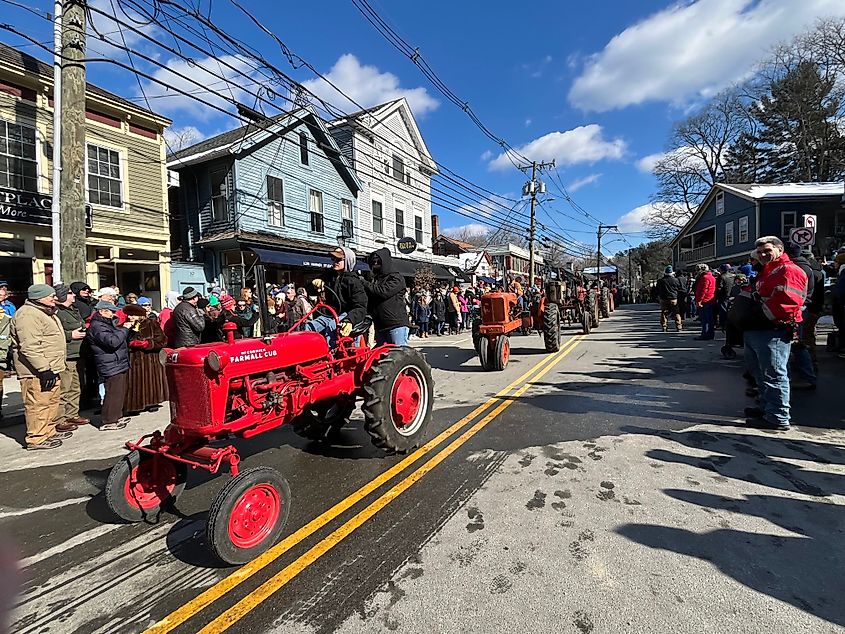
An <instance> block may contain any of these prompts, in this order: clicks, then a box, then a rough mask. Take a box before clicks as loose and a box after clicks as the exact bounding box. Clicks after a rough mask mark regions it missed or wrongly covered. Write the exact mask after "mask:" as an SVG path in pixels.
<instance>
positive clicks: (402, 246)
mask: <svg viewBox="0 0 845 634" xmlns="http://www.w3.org/2000/svg"><path fill="white" fill-rule="evenodd" d="M396 248H397V249H399V253H404V254H405V255H408V254H410V253H413V252H414V251H416V250H417V241H416V240H414V239H413V238H402V239H401V240H399V242H397V243H396Z"/></svg>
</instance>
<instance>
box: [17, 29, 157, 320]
mask: <svg viewBox="0 0 845 634" xmlns="http://www.w3.org/2000/svg"><path fill="white" fill-rule="evenodd" d="M52 95H53V67H52V66H50V65H48V64H45V63H44V62H41V61H39V60H37V59H35V58H34V57H32V56H30V55H27V54H26V53H23V52H21V51H19V50H17V49H15V48H12V47H10V46H6V45H5V44H0V279H3V280H6V281H7V282H8V283H9V289H10V290H11V291H12V292H13V293H16V294H17V293H23V292H25V291H26V288H27V287H28V286H29V285H30V284H33V283H40V282H47V283H48V284H49V283H52V240H51V237H50V235H51V234H50V226H51V214H50V210H51V202H52V197H51V192H52V189H53V186H52V169H53V165H52V160H51V158H52V139H53V99H52ZM170 123H171V121H170V120H169V119H167V118H165V117H163V116H161V115H158V114H155V113H153V112H150V111H149V110H145V109H144V108H141V107H139V106H137V105H135V104H134V103H132V102H131V101H128V100H126V99H123V98H121V97H118V96H117V95H114V94H112V93H110V92H107V91H105V90H103V89H101V88H98V87H96V86H93V85H91V84H88V85H87V89H86V134H85V142H86V148H85V149H86V159H87V160H86V170H85V171H86V173H85V175H84V178H85V182H86V201H87V202H88V207H87V209H86V211H87V215H88V222H87V225H88V228H87V232H86V233H87V238H86V243H87V251H88V252H87V260H88V270H87V279H86V280H85V281H86V282H87V283H88V284H90V285H91V286H92V287H93V288H95V289H96V288H99V287H102V286H105V285H109V284H113V283H117V284H118V285H119V286H120V289H121V292H123V293H129V292H134V293H138V294H140V293H141V292H143V293H144V294H145V295H147V296H148V297H150V298H151V299H152V300H153V302H154V304H155V305H156V306H157V307H158V306H160V305H161V301H162V299H163V297H164V294H165V293H166V292H167V291H168V290H169V280H170V224H169V207H168V199H167V170H166V167H165V154H166V153H165V143H164V139H163V137H162V133H163V131H164V129H165V128H166V127H167V126H168V125H170ZM63 281H65V282H67V283H69V282H73V281H76V280H68V279H65V280H63Z"/></svg>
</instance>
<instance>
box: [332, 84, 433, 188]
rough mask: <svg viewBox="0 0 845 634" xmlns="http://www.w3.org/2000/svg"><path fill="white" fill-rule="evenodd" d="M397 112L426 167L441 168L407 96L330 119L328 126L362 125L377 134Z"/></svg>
mask: <svg viewBox="0 0 845 634" xmlns="http://www.w3.org/2000/svg"><path fill="white" fill-rule="evenodd" d="M397 112H398V113H399V116H401V117H402V121H403V122H404V123H405V126H406V127H407V128H408V131H409V132H410V133H411V141H412V142H413V144H414V147H415V148H416V150H417V152H418V153H419V155H420V157H421V160H422V163H423V164H424V165H425V167H426V169H428V170H429V171H431V172H433V173H434V172H438V171H439V170H438V168H437V164H436V163H435V162H434V158H433V157H432V155H431V152H430V151H429V150H428V146H427V145H426V144H425V140H424V139H423V136H422V133H421V132H420V129H419V127H418V126H417V121H416V119H415V118H414V113H413V111H412V110H411V106H410V105H409V104H408V101H407V100H406V99H405V97H400V98H398V99H394V100H393V101H388V102H387V103H383V104H380V105H378V106H373V107H372V108H366V109H364V110H359V111H358V112H353V113H352V114H349V115H346V116H345V117H340V118H338V119H334V120H332V121H329V123H328V127H329V128H335V127H340V126H344V125H346V126H352V127H360V128H363V129H364V130H368V131H371V132H373V133H374V134H377V132H376V128H378V127H379V126H384V122H385V121H386V120H387V119H388V118H390V117H391V116H392V115H393V114H394V113H397Z"/></svg>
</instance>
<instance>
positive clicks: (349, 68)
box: [303, 53, 440, 115]
mask: <svg viewBox="0 0 845 634" xmlns="http://www.w3.org/2000/svg"><path fill="white" fill-rule="evenodd" d="M326 78H327V79H328V80H329V81H331V82H332V83H333V84H335V85H336V86H337V87H338V88H340V90H342V91H343V92H344V93H346V94H347V95H349V96H350V97H351V98H352V99H353V100H354V101H356V102H357V103H358V104H360V105H361V106H363V107H365V108H369V107H371V106H376V105H378V104H381V103H385V102H387V101H392V100H394V99H398V98H399V97H405V99H407V100H408V103H409V104H410V106H411V110H413V111H414V114H415V115H424V114H426V113H428V112H431V111H432V110H434V109H435V108H437V107H438V106H439V105H440V102H438V101H437V100H436V99H435V98H434V97H432V96H431V95H429V94H428V91H427V90H426V89H425V88H423V87H419V88H402V87H401V86H400V85H399V78H398V77H397V76H396V75H394V74H393V73H387V72H384V73H382V72H380V71H379V69H378V68H376V67H375V66H365V65H362V64H361V62H359V61H358V58H357V57H355V56H354V55H352V54H351V53H346V54H345V55H341V56H340V58H339V59H338V60H337V62H335V65H334V66H332V68H331V70H330V71H329V72H328V73H326ZM303 85H304V86H305V87H306V88H307V89H308V90H310V91H311V92H313V93H314V94H315V95H317V96H318V97H321V98H322V99H325V100H326V101H327V102H329V103H330V104H332V105H333V106H336V107H338V108H340V109H341V110H343V111H344V112H352V111H354V110H358V105H356V104H354V103H352V102H350V101H349V99H347V98H346V97H344V96H343V95H342V94H340V93H339V92H338V91H337V90H335V89H334V88H332V86H330V85H329V84H328V83H326V82H325V81H324V80H322V79H320V78H317V79H309V80H308V81H305V82H303Z"/></svg>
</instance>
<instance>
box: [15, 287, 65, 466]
mask: <svg viewBox="0 0 845 634" xmlns="http://www.w3.org/2000/svg"><path fill="white" fill-rule="evenodd" d="M27 297H28V299H27V300H26V303H25V304H24V305H23V306H21V307H20V309H18V311H17V312H16V313H15V316H14V318H13V319H12V346H13V349H14V358H15V371H16V372H17V374H18V378H19V379H20V382H21V397H22V398H23V406H24V417H25V419H26V448H27V449H55V448H56V447H60V446H61V444H62V440H64V439H66V438H70V435H71V432H73V430H75V429H76V425H71V424H66V425H65V426H63V427H59V426H57V425H56V422H55V419H56V415H57V414H58V413H59V398H60V396H61V385H60V382H59V375H60V374H61V373H62V372H64V371H65V367H66V352H65V331H64V329H63V328H62V324H61V322H59V318H58V317H56V291H55V290H54V289H53V287H52V286H48V285H47V284H33V285H32V286H30V287H29V289H28V290H27Z"/></svg>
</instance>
